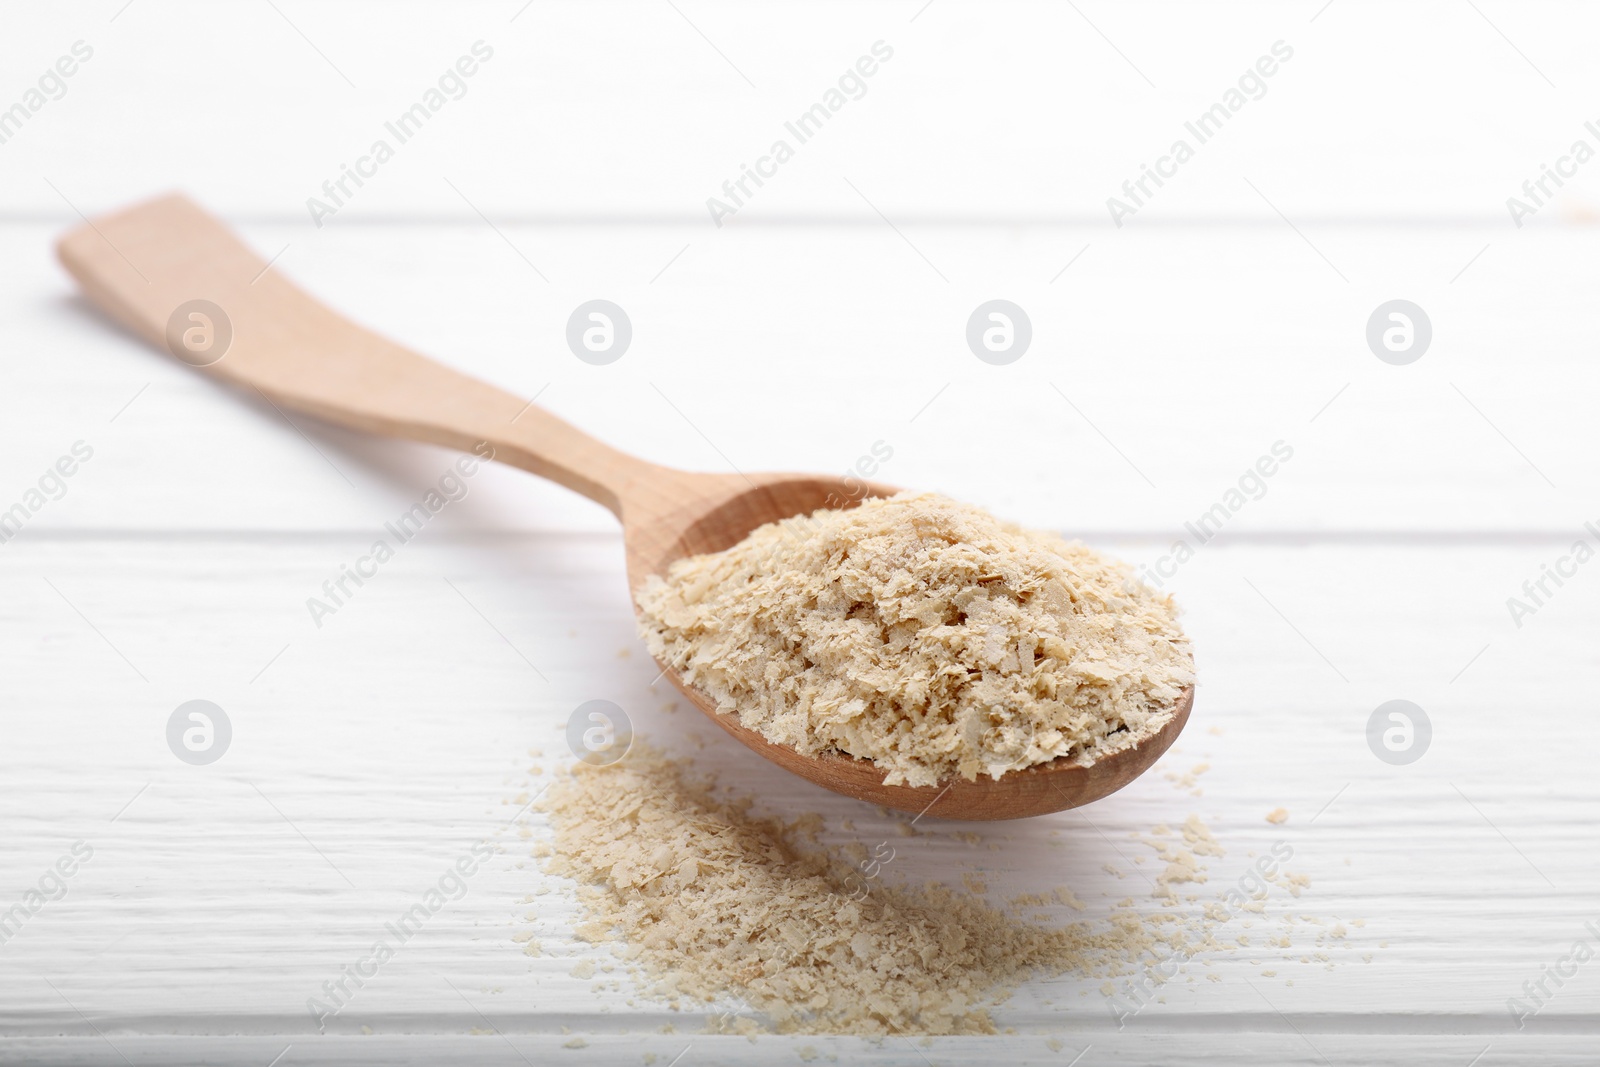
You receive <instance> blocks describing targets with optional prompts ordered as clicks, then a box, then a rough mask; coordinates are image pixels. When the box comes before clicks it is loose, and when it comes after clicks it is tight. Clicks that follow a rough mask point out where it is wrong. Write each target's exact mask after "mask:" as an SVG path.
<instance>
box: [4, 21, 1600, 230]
mask: <svg viewBox="0 0 1600 1067" xmlns="http://www.w3.org/2000/svg"><path fill="white" fill-rule="evenodd" d="M123 7H124V5H123V4H118V3H103V4H96V5H93V6H85V5H69V6H62V5H51V6H48V7H40V8H36V9H30V10H26V11H19V12H15V13H14V15H13V22H12V24H11V26H10V29H11V32H9V33H8V34H7V35H6V40H5V41H4V42H0V64H3V66H4V68H5V69H7V70H9V71H12V72H13V77H12V78H11V79H9V80H8V83H7V85H6V87H5V88H4V93H5V97H4V98H3V100H4V103H5V104H6V106H10V105H11V104H12V103H13V102H16V101H18V100H21V99H23V96H24V93H25V92H26V91H27V90H28V89H29V88H30V86H32V85H33V84H34V81H35V79H36V77H37V76H38V75H40V74H42V73H43V72H45V71H46V70H48V69H50V68H51V67H52V65H53V64H54V63H55V62H56V61H57V59H58V58H59V57H60V56H62V55H64V54H67V53H68V52H69V51H70V48H71V46H72V45H73V44H74V42H76V41H79V40H81V41H84V42H85V43H86V44H87V45H88V46H89V47H91V48H93V49H94V52H93V57H92V58H91V59H90V60H89V61H88V62H87V63H84V64H83V65H82V68H81V69H80V70H79V71H78V72H77V73H75V74H74V75H73V77H72V78H71V79H70V80H68V81H67V82H65V85H66V91H65V94H64V95H61V96H60V98H59V99H51V100H44V99H43V98H42V97H41V103H42V106H41V107H40V108H39V109H38V111H37V112H36V113H32V114H31V115H30V117H28V118H27V120H26V122H25V124H24V126H23V128H22V129H21V130H20V131H19V132H18V133H17V134H16V136H14V137H12V138H11V139H10V140H9V141H8V142H7V143H5V145H4V146H3V149H4V152H5V155H6V159H7V166H6V167H5V168H4V170H3V172H0V204H4V205H5V208H6V210H8V211H10V212H18V213H28V214H37V213H46V214H48V215H50V217H52V218H60V219H70V218H72V217H73V216H72V215H71V213H70V212H69V211H68V210H67V208H66V207H65V206H64V205H63V203H62V199H61V197H62V196H63V195H64V196H65V197H66V198H68V199H69V200H70V201H71V202H72V203H74V204H77V205H79V206H80V207H81V208H82V209H83V210H85V211H93V210H104V209H106V208H109V207H112V206H114V205H116V204H119V203H121V202H123V201H125V200H127V199H128V198H130V197H132V196H136V195H139V194H144V193H154V192H158V191H162V190H165V189H166V188H168V187H169V186H170V185H172V184H173V183H174V182H182V183H183V184H184V185H185V186H186V187H187V188H188V189H189V190H190V191H192V192H193V193H195V194H197V195H198V196H199V197H201V198H202V199H203V200H205V201H206V202H207V203H209V204H211V205H213V206H214V207H215V208H217V209H219V210H222V211H227V212H235V213H237V212H249V213H255V214H257V215H261V216H271V217H274V218H277V219H280V220H295V221H298V222H301V223H304V224H309V223H310V221H311V215H310V212H309V210H308V208H307V200H308V198H311V197H313V196H322V195H324V194H322V185H323V183H324V182H325V181H330V180H337V179H338V178H339V177H340V176H341V173H342V170H341V168H342V167H343V166H345V165H350V166H356V165H358V164H359V163H360V161H361V159H362V157H363V156H364V155H367V154H369V153H370V152H371V150H372V145H373V144H374V142H375V141H376V140H379V139H385V140H386V141H387V142H389V143H390V147H391V148H393V150H394V156H393V158H392V159H390V160H389V161H387V162H385V163H383V164H382V165H381V166H378V165H367V166H368V169H369V172H370V181H367V182H365V184H363V185H362V186H361V187H360V188H359V189H357V188H356V187H354V186H348V185H347V188H348V189H349V191H350V194H351V195H350V197H349V198H348V200H347V201H346V206H344V207H341V208H340V211H339V214H338V216H337V217H336V219H334V220H333V222H332V223H330V225H339V226H343V225H345V224H347V223H349V222H352V221H354V220H358V219H363V218H382V217H393V216H395V215H396V214H406V215H414V214H417V213H425V214H431V215H436V216H441V217H448V218H454V219H467V220H471V219H475V218H476V215H475V213H474V207H475V208H476V209H480V210H482V211H484V212H485V213H487V214H489V215H490V216H491V217H496V218H499V219H502V220H504V221H511V220H512V219H513V218H515V217H517V216H522V217H529V218H571V217H588V218H596V217H606V218H617V217H655V218H670V219H675V220H681V221H685V222H689V223H692V224H694V225H695V226H697V227H698V228H699V229H701V230H702V231H703V232H705V233H707V234H710V233H712V232H715V231H714V227H713V223H712V220H711V217H710V213H709V212H708V210H707V207H706V201H707V199H708V198H710V197H712V196H719V195H723V194H722V193H721V189H722V185H723V183H724V182H725V181H729V180H736V179H738V178H739V177H740V176H741V173H742V171H741V168H742V166H744V165H750V166H756V165H757V164H758V162H759V161H760V159H761V157H762V156H763V155H764V154H766V153H769V152H770V151H771V146H772V145H773V143H774V141H775V140H777V139H780V138H782V139H787V140H788V141H789V142H791V145H792V147H793V148H794V150H795V154H794V157H793V158H792V159H791V160H789V161H788V162H786V163H784V164H783V165H782V166H781V167H777V168H770V167H769V169H772V170H774V175H773V177H772V178H771V180H770V181H769V182H767V183H766V184H765V185H763V186H762V187H760V188H759V189H755V188H754V187H747V188H749V189H750V190H751V195H750V197H749V198H748V200H747V201H746V203H747V206H746V207H745V208H743V209H741V210H740V212H739V214H738V216H737V218H738V219H739V220H740V221H741V222H743V221H747V220H763V219H765V220H780V219H786V218H788V219H793V218H807V219H815V218H840V217H848V218H851V219H856V220H861V221H870V222H876V218H877V216H876V212H875V210H874V208H877V209H881V210H882V211H883V212H885V213H886V214H888V215H889V216H890V217H891V218H895V219H898V220H900V221H902V222H914V221H917V220H927V219H936V218H950V217H952V216H961V217H981V218H987V219H991V220H993V219H1004V220H1013V221H1023V220H1029V219H1034V218H1038V217H1040V216H1045V217H1053V218H1071V219H1077V220H1083V221H1084V222H1086V223H1087V224H1090V225H1092V226H1093V227H1094V228H1095V230H1096V231H1097V232H1098V233H1101V234H1102V235H1109V234H1111V233H1114V232H1116V231H1115V228H1114V225H1113V223H1112V220H1111V216H1110V214H1109V212H1108V209H1107V199H1108V198H1109V197H1112V196H1126V195H1127V194H1124V193H1123V192H1122V187H1123V183H1124V182H1128V181H1136V180H1138V179H1139V178H1140V177H1141V175H1142V173H1143V167H1145V166H1147V165H1148V166H1158V165H1160V166H1168V165H1167V164H1163V163H1162V162H1161V160H1162V157H1163V156H1164V155H1166V154H1168V153H1170V151H1171V148H1172V145H1173V143H1174V141H1175V140H1177V139H1180V138H1182V139H1186V140H1187V141H1188V142H1189V143H1190V145H1191V147H1192V148H1193V149H1194V153H1195V154H1194V158H1193V159H1192V160H1190V161H1189V162H1187V163H1185V164H1183V165H1182V166H1181V167H1178V168H1176V169H1175V173H1173V176H1172V177H1171V180H1170V181H1168V182H1167V183H1166V184H1164V185H1163V186H1162V187H1160V188H1159V189H1157V188H1155V187H1154V186H1151V185H1149V184H1148V183H1147V186H1146V189H1147V190H1148V191H1150V193H1151V196H1150V198H1149V199H1148V201H1147V202H1146V205H1145V206H1144V207H1142V208H1140V209H1139V211H1138V214H1137V215H1136V216H1135V217H1134V218H1133V219H1132V220H1131V221H1129V223H1128V225H1129V226H1132V227H1135V228H1138V227H1143V226H1145V225H1147V224H1150V223H1159V222H1161V221H1163V220H1165V221H1177V220H1186V219H1190V220H1192V219H1216V218H1232V219H1246V220H1250V221H1253V222H1260V223H1264V224H1268V225H1271V226H1274V227H1275V226H1276V225H1277V224H1278V222H1277V216H1276V214H1275V212H1274V210H1273V206H1274V205H1275V206H1276V207H1277V208H1279V209H1281V210H1283V211H1284V212H1285V213H1287V214H1288V215H1289V216H1290V217H1291V218H1295V219H1298V220H1300V221H1301V222H1310V221H1313V220H1315V219H1317V218H1346V219H1350V218H1384V219H1391V220H1395V219H1416V218H1428V219H1460V218H1472V219H1477V220H1482V221H1485V222H1488V223H1492V224H1494V225H1495V226H1497V227H1498V228H1499V229H1500V230H1501V231H1502V232H1503V233H1504V234H1506V235H1507V236H1509V235H1510V234H1511V233H1513V232H1514V230H1513V223H1512V219H1511V216H1510V214H1509V212H1508V209H1507V206H1506V201H1507V198H1508V197H1511V196H1513V195H1522V194H1521V188H1522V185H1523V183H1524V182H1525V181H1529V180H1537V179H1539V178H1540V177H1541V175H1542V167H1543V165H1546V164H1548V165H1551V166H1552V167H1553V166H1556V165H1557V164H1558V163H1559V161H1560V159H1561V157H1562V156H1563V155H1564V154H1566V153H1568V152H1569V151H1570V146H1571V145H1572V144H1573V142H1574V141H1575V140H1577V139H1580V138H1583V139H1586V140H1587V141H1588V142H1589V144H1590V146H1591V147H1594V146H1600V136H1597V135H1596V134H1594V133H1591V132H1588V131H1586V129H1585V125H1584V124H1585V123H1586V122H1588V121H1591V120H1595V119H1597V118H1600V116H1597V115H1596V114H1595V113H1594V112H1593V110H1592V109H1591V108H1588V107H1587V106H1586V104H1585V101H1590V100H1593V99H1594V98H1595V93H1596V89H1597V88H1600V81H1597V79H1600V73H1597V72H1596V71H1595V70H1594V67H1593V64H1591V63H1589V62H1588V60H1587V53H1586V51H1585V42H1586V41H1588V40H1590V39H1592V38H1593V37H1594V35H1595V32H1596V29H1597V24H1596V20H1597V18H1600V16H1597V14H1596V12H1595V11H1594V9H1593V8H1592V7H1591V6H1589V5H1583V4H1576V3H1569V2H1541V3H1532V4H1522V5H1506V4H1489V5H1487V6H1485V5H1479V9H1478V10H1475V9H1473V8H1470V7H1468V8H1463V7H1461V6H1460V5H1457V4H1449V3H1444V2H1442V0H1441V2H1433V0H1429V2H1408V3H1401V4H1384V5H1381V6H1374V5H1362V4H1336V5H1334V6H1333V7H1331V8H1328V9H1327V10H1323V7H1324V5H1319V4H1306V5H1303V6H1296V7H1293V8H1287V7H1284V6H1283V5H1281V4H1273V3H1266V2H1251V3H1218V4H1206V5H1190V4H1183V3H1176V2H1166V3H1145V4H1140V5H1138V7H1137V8H1136V9H1130V8H1128V7H1126V6H1124V5H1116V4H1108V3H1103V2H1088V3H1084V4H1080V5H1076V6H1075V7H1074V6H1069V5H1055V4H1047V3H1008V4H1005V5H999V6H995V5H984V4H981V3H978V2H975V0H965V2H963V0H940V2H939V3H937V4H935V5H933V6H927V5H925V4H923V3H920V2H912V0H906V2H904V3H896V4H870V5H855V4H822V5H818V4H814V3H803V2H793V0H791V2H784V3H775V4H764V5H761V6H760V7H759V8H756V9H752V8H750V7H749V6H747V5H741V4H737V3H733V2H728V0H693V2H691V3H688V4H687V5H678V10H676V11H675V10H674V9H673V7H671V6H668V5H664V4H657V3H651V2H647V0H631V2H624V3H611V4H605V5H599V6H595V5H587V4H581V3H570V2H568V3H549V4H547V3H541V4H537V5H534V6H532V7H526V5H524V4H521V3H515V2H510V0H507V2H496V3H474V4H452V5H449V6H448V7H435V6H426V5H407V6H405V7H404V8H402V9H401V10H403V11H404V14H403V15H397V14H395V11H396V9H395V7H394V6H393V5H391V4H383V3H381V2H380V0H361V2H355V3H347V4H340V5H338V7H337V10H331V11H330V10H324V9H322V8H319V7H317V6H314V5H308V4H303V3H295V2H293V0H291V2H287V3H282V4H278V5H277V9H278V10H277V11H274V9H273V7H271V6H266V5H224V6H218V5H205V4H195V3H187V2H184V0H140V2H139V3H138V4H137V5H136V6H135V7H133V8H129V9H127V10H126V11H124V10H122V9H123ZM525 7H526V10H524V8H525ZM924 8H925V10H924ZM513 19H514V21H513ZM374 27H381V32H374ZM480 40H481V41H483V42H484V43H485V46H486V47H489V48H492V49H493V57H492V58H491V59H490V60H489V61H488V62H486V63H483V64H481V66H480V67H479V68H478V69H477V70H476V72H475V73H474V74H473V75H472V77H471V78H470V79H466V80H463V81H462V82H461V87H462V88H464V90H465V92H464V95H461V96H460V97H459V98H450V97H453V96H454V94H455V93H456V92H457V91H459V90H458V89H457V88H456V87H455V86H454V84H453V83H452V84H451V85H450V86H448V87H447V89H448V94H449V96H448V97H447V96H446V95H441V96H440V97H438V100H437V102H438V104H439V108H438V110H437V111H435V112H430V117H429V118H428V120H427V125H426V127H425V128H424V130H423V131H422V132H419V133H417V134H416V135H415V136H414V137H412V138H411V139H410V140H408V141H407V142H405V143H401V141H400V140H399V138H397V137H396V136H394V135H393V134H391V133H389V132H388V131H387V130H386V127H385V123H389V122H395V121H396V120H397V119H398V117H399V116H400V115H401V114H402V113H403V112H405V111H406V109H407V108H409V107H410V106H412V105H414V104H417V103H420V102H422V101H423V100H424V98H425V95H426V93H427V92H428V91H429V90H430V89H434V90H437V83H438V79H439V78H440V77H441V75H443V74H445V73H446V72H448V71H449V70H450V69H451V68H452V65H453V64H454V63H455V62H456V61H457V60H458V58H459V57H461V56H464V55H467V56H470V50H471V47H472V45H473V44H474V43H475V42H477V41H480ZM880 40H881V41H883V42H884V43H885V46H886V47H888V48H892V49H893V58H892V59H891V60H889V61H888V62H887V63H884V64H882V65H881V66H880V68H879V69H878V70H877V71H876V73H875V74H874V75H873V76H872V77H871V78H870V79H865V80H864V81H863V85H864V87H865V90H866V91H865V95H862V96H861V97H860V98H859V99H849V98H847V97H846V96H843V95H841V96H840V97H839V98H838V101H839V107H838V109H837V111H836V112H831V113H830V114H831V117H830V118H829V119H828V121H827V125H826V127H824V132H823V133H821V134H818V135H817V136H815V137H813V138H811V139H810V140H808V141H807V142H805V143H801V142H800V140H799V138H797V137H795V136H794V135H792V134H789V133H788V132H787V131H786V129H785V126H784V124H785V122H790V121H794V120H796V119H797V118H798V117H799V116H800V115H801V114H803V113H805V112H806V111H807V109H808V108H810V107H812V106H813V105H816V104H818V103H823V102H825V101H826V99H827V94H828V93H829V91H830V90H835V89H836V87H837V84H838V81H839V79H840V78H841V76H842V75H844V74H845V73H846V72H849V71H851V70H853V69H854V65H855V64H856V63H857V61H858V60H859V58H860V57H862V56H868V57H870V55H871V49H872V47H873V45H874V43H875V42H877V41H880ZM1417 40H1428V41H1430V42H1431V46H1430V47H1429V48H1426V49H1418V48H1416V47H1415V46H1414V42H1415V41H1417ZM1279 41H1282V42H1284V46H1285V47H1287V48H1289V49H1292V50H1293V56H1292V58H1291V59H1290V60H1288V61H1287V62H1284V63H1282V64H1281V65H1279V66H1278V67H1277V69H1276V71H1275V73H1274V74H1273V75H1272V76H1271V77H1270V78H1267V79H1263V80H1262V82H1261V86H1260V88H1258V87H1257V86H1256V85H1255V83H1253V82H1250V81H1246V84H1245V93H1243V94H1240V95H1239V96H1238V97H1237V98H1236V100H1237V102H1238V104H1239V109H1238V110H1237V111H1236V112H1227V114H1228V115H1229V117H1228V118H1227V121H1226V125H1224V126H1222V128H1221V129H1220V130H1217V131H1215V136H1213V137H1210V138H1208V139H1207V140H1205V141H1204V142H1202V141H1201V140H1200V139H1199V138H1198V137H1197V136H1195V135H1194V134H1192V133H1190V132H1188V131H1187V130H1186V128H1185V123H1187V122H1194V121H1197V120H1198V119H1199V117H1200V116H1201V115H1203V114H1205V113H1206V112H1207V110H1208V109H1209V108H1211V107H1213V106H1215V105H1218V104H1224V106H1226V99H1227V94H1228V93H1229V92H1230V91H1234V92H1238V85H1239V82H1240V80H1241V78H1245V77H1246V76H1247V75H1249V74H1251V72H1252V71H1253V70H1254V68H1255V65H1256V64H1257V63H1258V61H1259V60H1260V59H1261V58H1262V57H1267V58H1268V59H1269V60H1270V59H1271V50H1272V46H1273V45H1274V43H1275V42H1279ZM47 88H48V89H49V91H50V92H51V93H54V92H56V90H55V89H54V86H53V84H52V85H51V86H48V87H47ZM846 89H847V91H848V93H849V94H850V95H851V96H853V95H854V94H855V93H856V92H858V91H859V90H858V89H857V88H856V87H855V86H854V83H850V82H847V85H846ZM1262 90H1264V95H1260V96H1259V97H1257V95H1256V94H1257V93H1260V92H1262ZM1246 94H1248V95H1246ZM152 116H160V117H161V122H160V124H159V125H158V126H157V125H153V124H152V122H151V121H149V120H150V119H151V117H152ZM107 160H115V161H116V165H115V166H108V165H107V164H106V161H107ZM1170 169H1172V168H1170V167H1169V170H1170ZM446 178H448V179H449V180H450V181H451V182H453V183H454V184H455V186H456V189H454V190H453V189H452V188H451V187H450V185H448V184H446V182H445V180H444V179H446ZM1245 178H1248V179H1249V182H1246V181H1245V180H1244V179H1245ZM46 179H48V180H49V181H50V182H53V183H54V184H55V186H56V189H57V190H59V194H58V192H57V191H56V190H52V189H51V188H50V186H49V185H47V184H46ZM846 179H848V182H847V181H846ZM1597 182H1600V169H1597V168H1596V167H1595V166H1592V165H1589V166H1584V167H1579V168H1577V169H1576V170H1575V172H1574V173H1572V175H1571V176H1570V177H1569V178H1567V179H1564V183H1565V184H1564V186H1563V187H1561V188H1559V189H1558V188H1556V187H1555V186H1554V185H1549V184H1547V186H1546V192H1548V193H1549V194H1551V195H1550V197H1548V198H1547V197H1543V196H1541V199H1544V200H1546V201H1547V202H1548V205H1549V206H1547V207H1544V208H1541V209H1540V210H1539V212H1538V213H1537V214H1536V215H1535V216H1534V218H1533V223H1534V224H1538V225H1544V224H1548V223H1551V222H1560V221H1562V220H1563V219H1565V220H1567V221H1572V220H1574V219H1579V218H1584V217H1590V216H1592V215H1593V213H1594V210H1595V208H1596V207H1597V206H1600V195H1597V193H1600V187H1597ZM1251 183H1253V184H1254V186H1255V188H1254V189H1252V187H1251ZM852 185H853V186H854V188H852ZM457 190H459V192H458V191H457ZM463 196H464V197H465V198H466V199H467V200H468V201H470V205H471V206H469V205H468V204H467V203H464V202H463ZM1263 197H1265V201H1264V199H1263Z"/></svg>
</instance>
